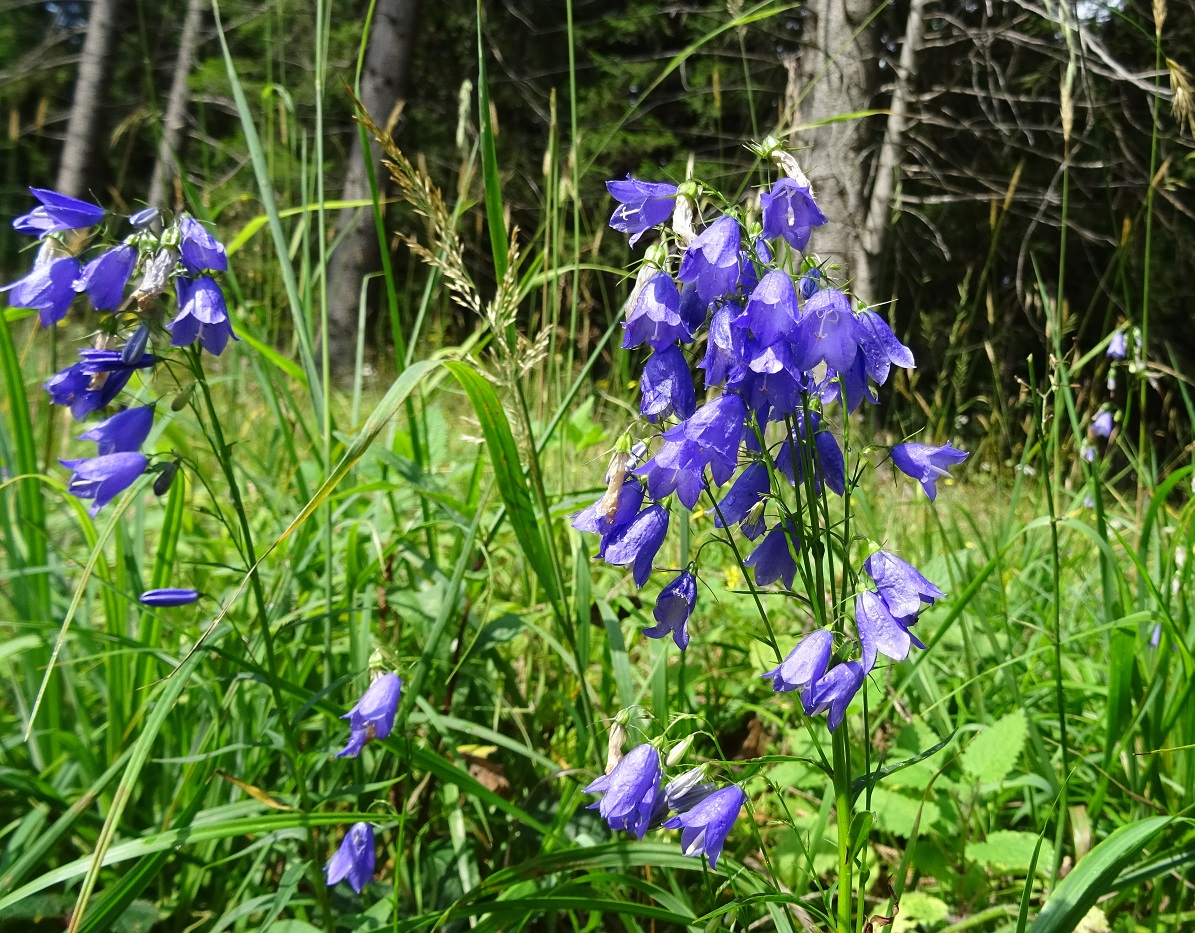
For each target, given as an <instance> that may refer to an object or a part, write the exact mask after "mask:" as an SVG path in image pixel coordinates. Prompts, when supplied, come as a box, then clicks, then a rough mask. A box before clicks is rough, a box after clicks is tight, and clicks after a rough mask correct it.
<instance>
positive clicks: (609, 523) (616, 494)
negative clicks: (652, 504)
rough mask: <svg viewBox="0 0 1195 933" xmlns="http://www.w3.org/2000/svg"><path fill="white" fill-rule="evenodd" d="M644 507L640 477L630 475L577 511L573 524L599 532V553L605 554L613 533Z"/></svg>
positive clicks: (580, 529)
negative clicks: (630, 476) (587, 506)
mask: <svg viewBox="0 0 1195 933" xmlns="http://www.w3.org/2000/svg"><path fill="white" fill-rule="evenodd" d="M642 507H643V486H642V485H640V483H639V481H638V480H637V479H634V478H628V479H626V480H624V481H623V482H622V484H621V485H619V486H615V487H613V490H609V489H608V490H606V494H605V495H604V496H602V497H601V498H600V499H598V501H597V502H595V503H594V504H593V505H591V506H590V507H589V508H587V509H582V510H581V511H580V512H578V513H576V514H575V515H574V516H573V522H572V525H573V527H574V528H576V529H577V531H586V532H589V533H590V534H594V535H598V536H600V538H601V544H600V545H599V547H598V557H605V556H606V546H607V544H608V543H609V541H610V539H611V537H613V536H614V534H616V533H617V532H619V531H622V529H624V528H626V526H627V525H629V524H630V523H631V520H632V519H633V518H634V517H635V516H636V515H638V514H639V510H640V509H641V508H642Z"/></svg>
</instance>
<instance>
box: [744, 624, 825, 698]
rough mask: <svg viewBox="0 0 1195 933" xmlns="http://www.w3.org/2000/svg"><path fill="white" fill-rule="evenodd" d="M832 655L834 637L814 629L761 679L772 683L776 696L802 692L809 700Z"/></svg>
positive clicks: (823, 629)
mask: <svg viewBox="0 0 1195 933" xmlns="http://www.w3.org/2000/svg"><path fill="white" fill-rule="evenodd" d="M833 652H834V633H833V632H831V631H830V630H829V629H825V628H822V629H818V630H817V631H816V632H811V633H810V634H808V635H806V636H805V637H804V638H802V639H801V640H800V641H799V642H797V644H796V647H794V648H793V650H792V651H790V652H789V653H788V657H786V658H785V659H784V660H783V661H781V662H780V664H779V665H778V666H777V667H775V668H774V669H773V670H770V671H768V672H767V673H766V674H763V675H761V676H763V677H770V678H771V679H772V689H773V690H775V691H776V692H777V693H788V692H789V691H790V690H803V691H805V694H806V696H809V691H810V689H811V688H812V686H813V684H814V683H816V682H817V681H819V680H821V679H822V678H823V677H824V676H825V675H826V667H827V666H828V665H829V663H830V655H831V654H833Z"/></svg>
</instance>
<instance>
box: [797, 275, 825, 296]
mask: <svg viewBox="0 0 1195 933" xmlns="http://www.w3.org/2000/svg"><path fill="white" fill-rule="evenodd" d="M821 285H822V270H821V269H810V270H809V271H808V272H806V273H805V274H804V275H803V276H801V297H802V298H803V299H805V300H806V301H808V300H809V299H810V298H812V297H813V293H814V292H816V291H817V290H818V289H819V288H821Z"/></svg>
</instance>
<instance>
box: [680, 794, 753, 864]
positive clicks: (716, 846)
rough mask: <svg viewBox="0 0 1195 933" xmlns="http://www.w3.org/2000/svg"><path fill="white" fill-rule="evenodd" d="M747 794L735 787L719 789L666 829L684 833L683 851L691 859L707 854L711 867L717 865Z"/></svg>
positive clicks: (682, 834) (681, 844)
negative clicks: (691, 857)
mask: <svg viewBox="0 0 1195 933" xmlns="http://www.w3.org/2000/svg"><path fill="white" fill-rule="evenodd" d="M746 800H747V795H746V794H744V793H743V791H742V789H741V788H739V787H737V786H736V785H731V786H730V787H723V788H722V789H721V790H716V791H714V792H713V793H712V794H710V795H709V796H708V797H706V798H705V799H703V800H702V801H701V802H700V803H698V804H696V805H695V806H694V807H693V808H692V809H691V810H688V811H686V812H684V813H680V814H677V815H676V816H674V817H673V818H672V819H670V820H668V821H667V822H666V823H665V824H664V826H665V827H667V828H668V829H679V830H680V831H681V836H680V846H681V852H683V853H684V854H685V855H688V856H700V855H704V856H705V857H706V859H707V860H708V861H709V866H710V868H714V867H716V866H717V864H718V857H719V856H720V855H721V854H722V846H723V845H724V844H725V842H726V837H727V835H729V833H730V828H731V827H732V826H734V821H735V820H737V819H738V818H739V811H740V810H741V809H742V808H743V803H744V802H745V801H746Z"/></svg>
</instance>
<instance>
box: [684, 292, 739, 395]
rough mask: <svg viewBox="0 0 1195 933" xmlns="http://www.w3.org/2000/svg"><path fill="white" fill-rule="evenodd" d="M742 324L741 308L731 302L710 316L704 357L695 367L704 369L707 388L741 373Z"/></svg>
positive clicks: (722, 305)
mask: <svg viewBox="0 0 1195 933" xmlns="http://www.w3.org/2000/svg"><path fill="white" fill-rule="evenodd" d="M687 287H688V286H686V288H687ZM745 323H746V322H745V321H744V320H743V309H742V308H741V307H739V305H737V304H735V303H734V302H733V301H726V302H724V303H722V304H721V305H720V306H719V307H718V308H717V309H716V310H715V311H714V313H713V316H711V317H710V330H709V338H708V340H707V341H706V348H705V358H704V359H703V360H702V361H701V362H700V363H699V364H698V365H699V366H700V367H701V368H702V369H704V370H705V387H706V388H707V389H712V388H713V387H714V386H717V385H721V384H722V383H723V382H725V381H726V380H727V379H732V378H735V377H736V376H738V375H739V374H740V373H741V371H742V368H743V353H744V350H745V347H746V340H747V329H746V327H745V326H743V325H744V324H745Z"/></svg>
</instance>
